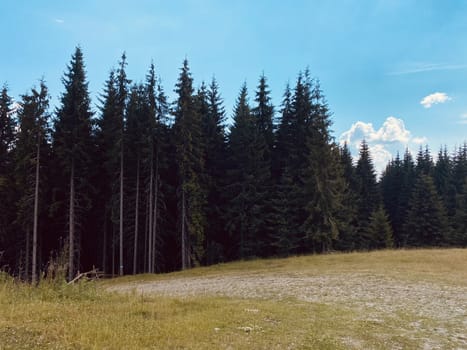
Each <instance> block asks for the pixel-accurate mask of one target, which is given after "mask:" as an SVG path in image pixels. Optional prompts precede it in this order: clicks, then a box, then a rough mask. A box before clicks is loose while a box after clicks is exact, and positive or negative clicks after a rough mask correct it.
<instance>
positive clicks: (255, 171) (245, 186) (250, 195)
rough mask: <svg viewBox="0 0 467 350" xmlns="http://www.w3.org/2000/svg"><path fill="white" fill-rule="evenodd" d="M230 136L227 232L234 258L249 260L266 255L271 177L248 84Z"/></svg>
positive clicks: (237, 109)
mask: <svg viewBox="0 0 467 350" xmlns="http://www.w3.org/2000/svg"><path fill="white" fill-rule="evenodd" d="M233 119H234V122H233V125H232V128H231V129H230V135H229V144H228V146H229V152H230V159H229V169H228V173H227V178H228V186H227V191H228V201H229V206H228V208H227V219H226V220H227V221H226V225H227V230H228V232H229V234H230V236H231V239H232V243H231V244H232V246H233V247H232V248H234V249H235V250H234V251H233V252H232V253H231V256H232V257H234V258H236V257H239V258H242V259H243V258H247V257H252V256H258V255H260V254H262V248H264V247H263V243H264V239H265V236H266V233H265V231H264V230H265V224H264V220H265V218H264V215H263V214H264V211H263V210H264V200H265V195H266V189H267V186H265V184H266V183H267V181H268V179H269V178H270V173H269V169H270V167H269V163H268V162H266V161H265V157H264V154H265V152H267V145H266V142H265V140H264V137H263V135H262V134H261V133H260V132H259V129H258V127H257V124H256V121H255V119H254V117H253V116H252V114H251V110H250V107H249V105H248V94H247V88H246V84H244V85H243V86H242V88H241V90H240V94H239V97H238V99H237V103H236V106H235V111H234V118H233Z"/></svg>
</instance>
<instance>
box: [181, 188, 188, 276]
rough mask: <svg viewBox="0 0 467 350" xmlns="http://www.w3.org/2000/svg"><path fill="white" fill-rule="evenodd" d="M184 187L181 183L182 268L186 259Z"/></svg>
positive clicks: (183, 268)
mask: <svg viewBox="0 0 467 350" xmlns="http://www.w3.org/2000/svg"><path fill="white" fill-rule="evenodd" d="M185 209H186V208H185V188H184V186H183V184H182V270H185V269H186V268H187V261H186V247H185V243H186V232H185V215H186V214H185Z"/></svg>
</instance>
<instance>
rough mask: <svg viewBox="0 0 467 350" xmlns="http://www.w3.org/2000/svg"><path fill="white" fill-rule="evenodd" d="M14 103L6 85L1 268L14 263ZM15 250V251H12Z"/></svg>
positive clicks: (0, 142) (0, 100)
mask: <svg viewBox="0 0 467 350" xmlns="http://www.w3.org/2000/svg"><path fill="white" fill-rule="evenodd" d="M12 109H13V101H12V99H11V97H10V96H9V95H8V89H7V87H6V85H4V86H3V88H2V91H1V95H0V198H1V200H0V266H2V265H4V264H6V263H7V262H9V261H14V252H15V248H13V247H12V244H11V241H12V239H13V234H14V226H13V221H14V219H15V216H16V212H15V208H14V205H13V203H14V200H15V198H14V197H15V193H14V191H13V181H14V179H13V176H12V175H13V174H12V172H13V168H14V165H13V153H12V147H13V141H14V125H15V124H14V120H13V113H12V112H13V110H12ZM11 248H13V250H11Z"/></svg>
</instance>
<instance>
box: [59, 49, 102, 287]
mask: <svg viewBox="0 0 467 350" xmlns="http://www.w3.org/2000/svg"><path fill="white" fill-rule="evenodd" d="M63 85H64V87H65V92H64V93H63V94H62V96H61V98H60V106H59V107H58V109H57V112H56V119H55V121H54V133H53V152H54V155H55V157H56V158H57V160H58V163H59V165H60V167H59V168H58V169H57V174H56V176H57V181H56V184H57V188H56V192H59V193H60V194H62V195H63V197H62V199H65V200H66V201H67V202H68V205H67V209H68V214H66V213H63V212H62V213H61V215H63V216H62V217H66V220H67V222H68V225H67V226H68V242H67V244H68V256H69V259H68V279H72V278H73V276H74V274H75V272H76V270H77V269H78V267H79V258H78V260H77V259H76V257H77V256H78V253H79V251H80V248H79V246H80V240H79V238H80V235H79V230H78V229H79V223H80V220H79V219H80V218H82V217H83V216H84V215H85V214H86V211H87V210H88V209H89V208H90V207H91V202H90V198H89V192H90V191H89V187H90V183H89V178H88V176H89V170H90V166H91V164H90V159H91V156H92V154H93V140H92V134H91V131H92V122H91V117H92V112H91V107H90V98H89V92H88V83H87V81H86V73H85V67H84V60H83V53H82V51H81V49H80V48H79V47H77V48H76V50H75V53H74V54H73V56H72V58H71V62H70V64H69V65H68V69H67V72H66V73H65V76H64V78H63ZM60 179H68V184H66V183H63V182H62V181H60ZM57 204H58V205H59V204H60V203H57ZM61 204H65V203H63V202H62V203H61ZM81 222H82V221H81Z"/></svg>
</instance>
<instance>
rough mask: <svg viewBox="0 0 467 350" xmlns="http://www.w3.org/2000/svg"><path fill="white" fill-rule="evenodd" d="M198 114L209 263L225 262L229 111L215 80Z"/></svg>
mask: <svg viewBox="0 0 467 350" xmlns="http://www.w3.org/2000/svg"><path fill="white" fill-rule="evenodd" d="M198 100H199V105H198V110H199V113H200V114H201V118H202V120H201V123H202V124H201V125H202V134H203V137H202V138H203V142H204V164H205V185H206V193H207V198H206V199H207V200H206V208H205V212H206V250H207V251H206V262H207V263H214V262H217V261H221V260H224V259H225V254H224V252H223V245H225V244H226V243H227V241H226V233H225V223H224V220H223V219H224V218H223V211H224V208H225V206H226V202H225V193H224V187H225V176H226V169H225V168H226V156H227V149H226V148H227V140H226V134H225V127H224V123H225V111H224V107H223V101H222V98H221V96H220V93H219V87H218V84H217V82H216V80H215V79H214V78H213V79H212V81H211V84H210V85H209V89H208V90H207V91H205V92H198Z"/></svg>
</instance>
